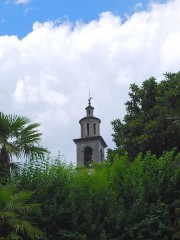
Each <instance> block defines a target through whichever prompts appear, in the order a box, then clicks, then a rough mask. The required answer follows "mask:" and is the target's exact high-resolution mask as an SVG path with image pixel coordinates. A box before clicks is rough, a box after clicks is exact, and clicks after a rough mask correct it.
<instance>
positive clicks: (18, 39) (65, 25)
mask: <svg viewBox="0 0 180 240" xmlns="http://www.w3.org/2000/svg"><path fill="white" fill-rule="evenodd" d="M179 13H180V0H169V1H168V0H167V1H166V0H164V1H162V0H161V1H148V0H142V1H141V0H128V1H127V0H120V1H117V0H111V1H110V0H87V1H84V0H74V1H73V0H66V1H64V0H4V1H1V3H0V109H1V111H2V112H4V113H7V114H8V113H14V114H18V115H24V116H28V117H29V118H30V119H31V120H32V122H39V123H41V127H40V130H41V132H42V133H43V136H42V142H41V144H42V145H43V146H44V147H47V148H48V149H49V150H50V151H51V152H52V154H53V155H55V154H57V152H58V151H60V152H61V154H63V155H64V157H65V158H66V161H67V162H70V161H71V162H73V163H75V161H76V148H75V144H74V142H73V139H74V138H79V137H80V126H79V123H78V122H79V120H80V119H81V118H82V117H84V116H85V109H84V108H85V107H86V106H87V103H88V101H87V100H88V95H89V91H90V92H91V96H92V97H93V100H92V105H93V106H94V108H95V116H96V117H99V118H100V119H101V120H102V123H101V135H102V136H103V138H104V139H105V141H106V142H107V144H108V146H109V147H111V148H113V147H114V144H113V142H112V137H111V134H112V128H111V125H110V122H111V121H112V120H113V119H115V118H120V119H123V116H124V114H125V106H124V103H125V102H126V101H127V100H128V91H129V86H130V84H131V83H136V84H139V85H140V84H141V83H142V81H144V80H145V79H147V78H149V77H151V76H155V77H156V78H157V79H158V80H161V79H162V78H163V73H165V72H177V71H179V70H180V14H179Z"/></svg>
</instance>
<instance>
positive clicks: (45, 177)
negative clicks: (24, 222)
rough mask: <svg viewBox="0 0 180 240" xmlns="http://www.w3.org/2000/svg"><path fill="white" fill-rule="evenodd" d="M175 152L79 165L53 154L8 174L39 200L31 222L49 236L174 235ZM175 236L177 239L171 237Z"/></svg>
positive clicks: (178, 173)
mask: <svg viewBox="0 0 180 240" xmlns="http://www.w3.org/2000/svg"><path fill="white" fill-rule="evenodd" d="M174 157H175V153H174V151H171V152H166V153H164V155H163V156H161V157H160V158H159V159H157V158H156V157H155V155H152V154H151V153H147V154H146V155H145V156H144V157H143V156H142V154H139V155H138V157H137V158H136V159H135V160H134V161H133V162H130V161H129V159H128V157H127V156H124V157H120V156H119V155H116V157H115V161H114V163H110V162H108V161H107V162H105V163H104V164H103V165H94V166H93V168H89V169H87V168H84V169H77V168H74V167H73V166H66V165H64V164H62V163H61V162H60V160H59V158H57V159H56V160H55V161H53V162H52V163H51V164H49V160H47V161H43V163H42V162H39V163H38V162H35V163H32V162H31V164H29V165H28V166H26V168H24V170H23V171H22V174H21V175H20V176H18V177H17V176H16V177H14V178H12V180H11V181H15V182H16V184H17V185H18V187H19V188H20V189H26V190H29V191H34V192H35V194H34V198H33V201H34V202H36V203H40V204H42V206H41V210H42V211H41V212H38V213H36V214H35V215H34V216H33V220H34V222H36V223H37V225H38V227H39V228H40V229H41V230H42V231H43V232H45V233H46V236H47V239H49V240H51V239H53V240H56V239H73V240H76V239H78V240H79V239H100V240H103V239H108V240H109V239H112V240H121V239H122V240H125V239H128V240H130V239H137V240H138V239H139V240H140V239H149V240H153V239H158V240H159V239H178V224H176V223H178V214H177V209H178V207H179V203H180V201H179V196H180V195H179V186H180V169H179V168H177V166H176V165H175V164H174ZM175 236H177V238H176V237H175Z"/></svg>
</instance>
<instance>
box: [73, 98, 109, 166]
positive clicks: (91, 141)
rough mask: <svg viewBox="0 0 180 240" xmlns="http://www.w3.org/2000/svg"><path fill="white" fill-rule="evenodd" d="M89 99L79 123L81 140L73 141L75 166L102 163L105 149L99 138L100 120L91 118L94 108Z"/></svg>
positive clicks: (105, 145)
mask: <svg viewBox="0 0 180 240" xmlns="http://www.w3.org/2000/svg"><path fill="white" fill-rule="evenodd" d="M91 99H92V98H89V100H88V102H89V104H88V106H87V107H86V108H85V109H86V117H84V118H82V119H81V120H80V121H79V123H80V126H81V138H78V139H74V140H73V141H74V142H75V144H76V148H77V166H89V164H91V163H93V162H96V163H101V162H103V161H104V149H105V148H106V147H107V144H106V143H105V141H104V139H103V138H102V137H101V136H100V123H101V120H100V119H99V118H97V117H94V116H93V111H94V108H93V107H92V106H91Z"/></svg>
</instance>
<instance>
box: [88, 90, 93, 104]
mask: <svg viewBox="0 0 180 240" xmlns="http://www.w3.org/2000/svg"><path fill="white" fill-rule="evenodd" d="M91 99H93V98H92V97H90V92H89V99H88V102H89V106H91Z"/></svg>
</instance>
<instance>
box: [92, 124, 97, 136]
mask: <svg viewBox="0 0 180 240" xmlns="http://www.w3.org/2000/svg"><path fill="white" fill-rule="evenodd" d="M93 127H94V135H96V124H95V123H94V124H93Z"/></svg>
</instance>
